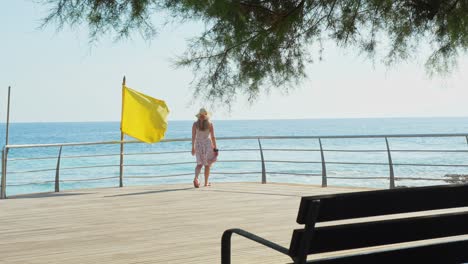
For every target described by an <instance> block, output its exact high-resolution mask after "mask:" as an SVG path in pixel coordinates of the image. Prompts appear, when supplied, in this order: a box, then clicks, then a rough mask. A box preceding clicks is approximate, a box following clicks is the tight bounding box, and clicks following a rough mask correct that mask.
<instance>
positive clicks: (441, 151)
mask: <svg viewBox="0 0 468 264" xmlns="http://www.w3.org/2000/svg"><path fill="white" fill-rule="evenodd" d="M392 152H440V153H443V152H449V153H452V152H460V153H467V152H468V150H461V149H460V150H458V149H452V150H449V149H440V150H439V149H427V150H424V149H420V150H418V149H392Z"/></svg>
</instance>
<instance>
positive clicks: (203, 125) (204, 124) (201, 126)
mask: <svg viewBox="0 0 468 264" xmlns="http://www.w3.org/2000/svg"><path fill="white" fill-rule="evenodd" d="M196 126H197V129H198V130H202V131H205V130H207V129H208V127H209V126H210V121H208V119H204V120H201V119H198V120H197V123H196Z"/></svg>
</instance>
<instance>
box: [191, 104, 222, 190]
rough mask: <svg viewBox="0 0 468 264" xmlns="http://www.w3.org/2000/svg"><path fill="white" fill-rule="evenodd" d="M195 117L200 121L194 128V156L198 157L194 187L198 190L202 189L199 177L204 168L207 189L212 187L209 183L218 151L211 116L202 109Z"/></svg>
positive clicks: (194, 124)
mask: <svg viewBox="0 0 468 264" xmlns="http://www.w3.org/2000/svg"><path fill="white" fill-rule="evenodd" d="M195 116H196V117H197V119H198V120H197V121H196V122H195V123H193V126H192V156H193V155H195V156H196V158H197V166H196V167H195V178H194V179H193V186H195V188H198V187H200V183H199V181H198V175H199V174H200V171H201V169H202V167H203V166H205V187H207V186H210V185H211V184H210V182H209V181H208V178H209V177H210V166H211V165H212V164H213V163H214V162H215V161H216V158H217V156H218V149H217V148H216V137H215V135H214V127H213V123H211V122H210V120H209V118H210V114H209V113H208V111H206V110H205V109H204V108H201V109H200V111H199V112H198V114H196V115H195Z"/></svg>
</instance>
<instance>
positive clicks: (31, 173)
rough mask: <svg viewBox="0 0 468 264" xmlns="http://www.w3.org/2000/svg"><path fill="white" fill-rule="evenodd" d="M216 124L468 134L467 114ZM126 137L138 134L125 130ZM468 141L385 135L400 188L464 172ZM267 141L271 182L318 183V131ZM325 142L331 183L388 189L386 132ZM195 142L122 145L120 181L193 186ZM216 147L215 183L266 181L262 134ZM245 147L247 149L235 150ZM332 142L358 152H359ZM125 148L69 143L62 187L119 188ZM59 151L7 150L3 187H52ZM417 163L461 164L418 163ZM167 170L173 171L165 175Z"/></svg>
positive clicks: (75, 136) (80, 127) (31, 131)
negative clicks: (123, 166)
mask: <svg viewBox="0 0 468 264" xmlns="http://www.w3.org/2000/svg"><path fill="white" fill-rule="evenodd" d="M213 122H214V124H215V134H216V136H217V137H220V138H221V137H256V136H331V135H383V134H385V135H392V134H446V133H450V134H451V133H468V117H438V118H362V119H301V120H229V121H227V120H213ZM192 123H193V121H170V122H169V128H168V131H167V133H166V139H178V138H190V137H191V126H192ZM0 137H1V138H0V139H1V140H2V141H3V142H5V124H1V125H0ZM118 140H120V131H119V123H118V122H84V123H73V122H70V123H12V124H10V130H9V145H21V144H49V143H77V142H100V141H118ZM126 140H132V138H130V137H126ZM467 143H468V142H467V139H466V138H464V137H449V138H446V137H444V138H389V145H390V148H391V149H392V150H400V151H396V152H392V161H393V163H395V164H399V165H395V166H394V174H395V177H396V179H397V182H396V183H397V186H421V185H430V184H443V183H445V181H442V179H444V176H445V175H447V174H468V144H467ZM261 144H262V147H263V148H264V149H266V150H265V151H264V158H265V160H266V161H267V162H266V163H265V169H266V175H267V182H289V183H305V184H321V176H320V174H321V169H322V167H321V163H320V161H321V156H320V152H319V151H316V150H317V149H319V143H318V140H317V139H263V140H262V141H261ZM322 145H323V149H324V150H325V152H324V158H325V160H326V161H327V162H328V163H327V164H326V170H327V176H328V177H329V179H328V185H329V186H332V185H333V186H359V187H375V188H388V186H389V181H388V179H386V178H387V177H388V176H389V166H388V165H387V163H388V156H387V152H385V151H380V150H386V143H385V139H383V138H367V139H322ZM190 147H191V142H190V141H177V142H161V143H156V144H145V143H138V144H126V145H125V158H124V164H125V168H124V186H132V185H154V184H169V183H187V184H188V185H191V182H192V179H193V176H192V173H193V171H194V165H195V163H194V162H195V158H194V157H193V156H192V155H191V154H190ZM218 148H219V149H220V155H219V157H218V162H216V163H215V165H214V166H213V168H212V176H211V181H212V182H213V184H216V182H239V181H249V182H260V181H261V170H262V167H261V162H260V152H259V150H258V148H259V144H258V141H257V140H256V139H248V140H219V141H218ZM239 149H241V150H240V151H237V150H239ZM272 149H290V150H295V151H274V150H272ZM311 150H315V151H311ZM332 150H348V151H349V150H361V152H346V151H344V152H343V151H332ZM363 150H372V151H371V152H365V151H363ZM402 150H450V151H452V152H443V153H442V152H412V151H402ZM455 151H456V152H455ZM119 152H120V146H119V145H118V144H114V145H111V144H110V145H86V146H66V147H63V149H62V154H61V155H62V158H61V160H60V181H61V184H60V189H61V190H71V189H83V188H96V187H117V186H118V185H119V179H118V176H119V159H120V157H119ZM161 152H176V153H161ZM141 153H147V154H144V155H142V154H141ZM58 154H59V147H47V148H25V149H11V150H10V151H9V153H8V166H7V186H6V190H7V195H15V194H23V193H35V192H50V191H54V179H55V176H56V168H57V156H58ZM94 155H101V156H94ZM108 155H109V156H108ZM76 156H93V157H76ZM43 158H46V159H43ZM285 161H292V162H285ZM339 163H347V164H339ZM349 163H363V164H349ZM371 163H378V164H371ZM405 164H415V165H416V166H411V165H405ZM420 164H426V165H438V164H445V165H447V164H453V165H458V166H453V167H452V166H420ZM465 165H466V166H465ZM76 167H85V168H76ZM180 174H182V175H180ZM168 175H176V176H170V177H167V176H168ZM177 175H178V176H177ZM353 178H355V179H353ZM384 178H385V179H384ZM411 178H424V179H425V180H414V179H411Z"/></svg>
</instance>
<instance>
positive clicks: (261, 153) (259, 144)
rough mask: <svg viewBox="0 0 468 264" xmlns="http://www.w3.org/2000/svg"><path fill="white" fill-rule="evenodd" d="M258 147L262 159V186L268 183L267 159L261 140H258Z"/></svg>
mask: <svg viewBox="0 0 468 264" xmlns="http://www.w3.org/2000/svg"><path fill="white" fill-rule="evenodd" d="M258 146H259V147H260V157H261V158H262V184H265V183H266V169H265V159H264V158H263V149H262V143H261V142H260V139H258Z"/></svg>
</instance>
